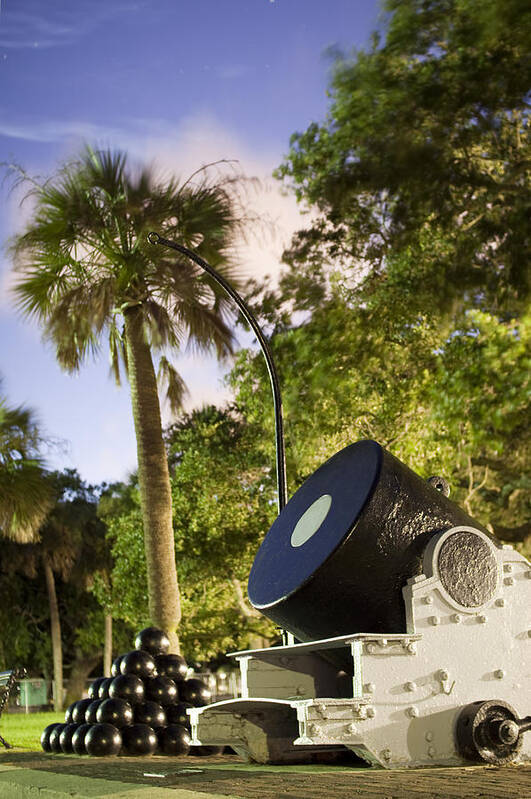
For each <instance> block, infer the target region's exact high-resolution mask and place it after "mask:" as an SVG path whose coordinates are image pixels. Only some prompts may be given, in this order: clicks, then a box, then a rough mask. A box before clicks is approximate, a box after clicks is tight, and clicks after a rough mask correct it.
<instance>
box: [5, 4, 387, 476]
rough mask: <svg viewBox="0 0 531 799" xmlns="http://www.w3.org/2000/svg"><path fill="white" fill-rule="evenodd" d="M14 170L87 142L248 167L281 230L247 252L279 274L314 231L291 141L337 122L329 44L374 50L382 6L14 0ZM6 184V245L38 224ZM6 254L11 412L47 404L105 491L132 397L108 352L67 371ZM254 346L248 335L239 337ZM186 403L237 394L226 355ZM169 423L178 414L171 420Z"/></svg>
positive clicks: (74, 457) (9, 148)
mask: <svg viewBox="0 0 531 799" xmlns="http://www.w3.org/2000/svg"><path fill="white" fill-rule="evenodd" d="M0 3H1V5H0V161H2V162H15V163H18V164H20V165H22V166H23V167H24V168H25V169H26V170H28V171H29V172H30V173H31V174H37V175H48V174H50V173H52V172H53V171H54V169H55V168H56V166H57V165H58V164H59V163H60V162H61V161H63V160H64V159H65V158H68V157H69V156H71V155H73V154H75V153H76V151H77V150H79V148H80V146H81V145H82V143H83V142H85V141H87V142H89V143H91V144H93V145H96V146H105V147H106V146H110V147H115V148H120V149H125V150H127V152H128V153H129V154H130V155H131V156H132V157H133V158H140V159H143V160H146V161H154V162H156V164H157V165H158V166H159V167H160V168H161V169H162V170H163V171H164V172H165V173H167V174H169V173H175V174H181V175H183V176H186V175H188V174H190V173H191V172H193V171H194V170H195V169H197V168H198V167H200V166H201V165H202V164H204V163H208V162H210V161H212V160H215V159H218V158H226V159H237V160H238V161H239V164H240V167H241V169H242V170H243V171H244V172H245V173H246V174H248V175H257V176H258V177H260V178H261V180H262V189H261V190H260V191H257V192H255V193H253V195H252V196H250V199H249V202H250V203H251V206H252V207H253V208H254V209H255V210H257V211H258V212H259V213H262V214H266V215H268V216H269V217H270V218H271V219H272V221H273V222H274V223H275V234H274V235H271V236H269V235H266V234H265V233H262V234H261V235H260V236H256V237H254V238H253V239H251V241H250V242H249V243H248V244H247V245H245V246H244V245H242V247H241V253H240V254H241V258H242V263H243V264H244V265H245V269H246V270H247V273H248V274H250V275H251V274H252V275H255V276H260V275H264V274H266V273H269V274H273V275H274V274H275V273H277V272H278V269H279V258H280V254H281V252H282V248H283V246H284V245H285V244H286V243H287V241H289V237H290V235H291V233H292V232H293V231H294V230H296V229H297V227H300V226H302V225H303V224H304V220H303V219H302V218H301V217H300V214H299V209H298V208H297V207H296V204H295V201H294V200H293V198H291V197H284V196H282V195H281V194H280V192H279V187H278V186H277V185H276V183H275V181H274V180H273V179H271V177H270V174H271V171H272V169H274V168H275V167H276V166H278V164H279V163H280V162H281V160H282V156H283V154H285V153H286V152H287V150H288V146H289V137H290V135H291V134H292V133H293V132H294V131H297V130H304V129H305V128H306V127H307V125H308V124H309V123H310V122H311V121H313V120H316V121H318V120H320V119H322V118H323V117H324V115H325V113H326V108H327V97H326V87H327V81H328V70H329V65H330V61H329V58H328V57H327V55H326V51H327V49H328V48H330V47H333V46H338V47H340V48H342V49H345V50H350V49H351V48H352V47H355V48H361V47H364V46H366V45H367V43H368V41H369V37H370V33H371V32H372V31H373V30H374V29H375V28H376V27H377V26H378V24H379V5H378V2H376V0H274V2H272V0H139V2H134V1H132V2H125V0H124V1H122V0H75V1H73V0H47V1H46V2H43V1H42V0H0ZM30 212H31V211H30V208H29V206H28V205H27V204H26V205H23V206H22V207H20V206H19V203H18V200H17V198H16V197H14V196H13V195H12V194H11V193H10V192H9V191H8V186H7V185H5V184H4V185H3V186H2V187H1V188H0V244H1V245H2V246H3V245H4V244H5V242H6V240H7V239H8V237H9V236H11V235H13V234H14V233H16V232H17V231H19V230H21V229H22V228H23V226H24V223H25V220H27V218H28V215H29V214H30ZM11 283H12V275H11V264H10V263H9V261H8V259H7V256H6V254H5V251H4V250H2V253H1V254H0V376H1V377H2V379H3V390H4V392H5V393H6V394H7V395H8V397H9V398H10V401H11V402H12V403H16V404H20V403H23V404H25V405H29V406H31V407H32V408H34V409H35V411H36V412H37V414H38V417H39V419H40V421H41V424H42V427H43V428H44V430H45V431H46V433H47V434H48V435H49V436H50V437H51V438H52V439H54V440H56V441H57V442H58V444H59V446H57V447H55V448H54V449H52V450H51V451H50V452H49V454H48V458H49V464H50V466H51V467H53V468H63V467H69V468H77V469H78V470H79V471H80V473H81V475H82V476H83V477H84V478H85V479H87V480H89V481H92V482H101V481H103V480H118V479H123V478H125V477H126V475H127V473H128V472H130V471H131V470H133V469H134V468H135V466H136V451H135V443H134V436H133V423H132V416H131V411H130V407H129V396H128V392H127V387H124V388H122V389H118V388H117V387H115V385H114V383H113V381H112V379H110V377H109V370H108V362H107V357H106V353H105V351H103V352H102V356H101V358H100V359H99V361H98V362H96V363H88V364H87V365H86V366H85V367H84V368H83V369H82V371H80V372H79V374H77V375H75V376H71V375H67V374H65V373H63V372H61V370H60V369H59V367H58V366H57V364H56V362H55V358H54V355H53V351H52V350H51V348H50V347H49V346H47V345H44V344H43V342H42V340H41V336H40V331H39V330H38V329H37V328H35V327H34V326H33V325H32V324H30V323H28V322H27V321H24V320H22V319H20V317H19V316H18V315H17V313H16V311H15V310H14V308H13V303H12V298H11V296H10V285H11ZM240 338H241V337H240ZM176 365H177V368H178V369H179V370H180V371H181V373H182V374H183V376H184V377H185V379H186V381H187V383H188V385H189V388H190V396H189V400H188V407H192V406H194V405H201V404H203V403H204V402H206V401H218V402H222V401H223V398H224V397H226V396H227V392H226V389H224V387H223V385H222V382H221V378H222V374H223V370H222V369H219V368H218V367H217V365H216V364H215V362H214V361H213V360H212V359H209V358H205V357H201V358H193V357H191V356H190V355H189V354H186V353H185V354H183V355H181V356H179V357H178V358H177V360H176ZM164 419H165V421H169V420H170V417H169V415H168V412H167V410H165V411H164Z"/></svg>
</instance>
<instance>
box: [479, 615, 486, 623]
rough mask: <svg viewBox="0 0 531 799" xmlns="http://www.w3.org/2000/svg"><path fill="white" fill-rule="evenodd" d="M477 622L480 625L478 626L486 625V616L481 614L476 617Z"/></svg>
mask: <svg viewBox="0 0 531 799" xmlns="http://www.w3.org/2000/svg"><path fill="white" fill-rule="evenodd" d="M478 621H479V623H480V624H486V623H487V621H488V619H487V617H486V616H484V615H483V614H482V615H481V616H478Z"/></svg>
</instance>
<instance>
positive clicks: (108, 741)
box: [85, 723, 122, 757]
mask: <svg viewBox="0 0 531 799" xmlns="http://www.w3.org/2000/svg"><path fill="white" fill-rule="evenodd" d="M85 748H86V750H87V754H89V755H92V757H104V756H106V755H117V754H118V752H119V751H120V749H121V748H122V735H121V733H120V730H119V729H118V728H117V727H115V726H114V724H106V723H102V724H93V725H91V727H90V729H89V730H88V732H87V734H86V736H85Z"/></svg>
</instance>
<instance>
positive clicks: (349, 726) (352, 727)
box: [347, 724, 356, 733]
mask: <svg viewBox="0 0 531 799" xmlns="http://www.w3.org/2000/svg"><path fill="white" fill-rule="evenodd" d="M347 732H350V733H353V732H356V725H355V724H347Z"/></svg>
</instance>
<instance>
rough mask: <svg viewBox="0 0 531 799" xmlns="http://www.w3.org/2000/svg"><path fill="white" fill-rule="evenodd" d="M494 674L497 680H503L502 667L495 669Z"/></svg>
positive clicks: (503, 672)
mask: <svg viewBox="0 0 531 799" xmlns="http://www.w3.org/2000/svg"><path fill="white" fill-rule="evenodd" d="M494 676H495V677H496V679H497V680H503V678H504V677H505V671H504V670H503V669H496V671H495V672H494Z"/></svg>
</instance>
